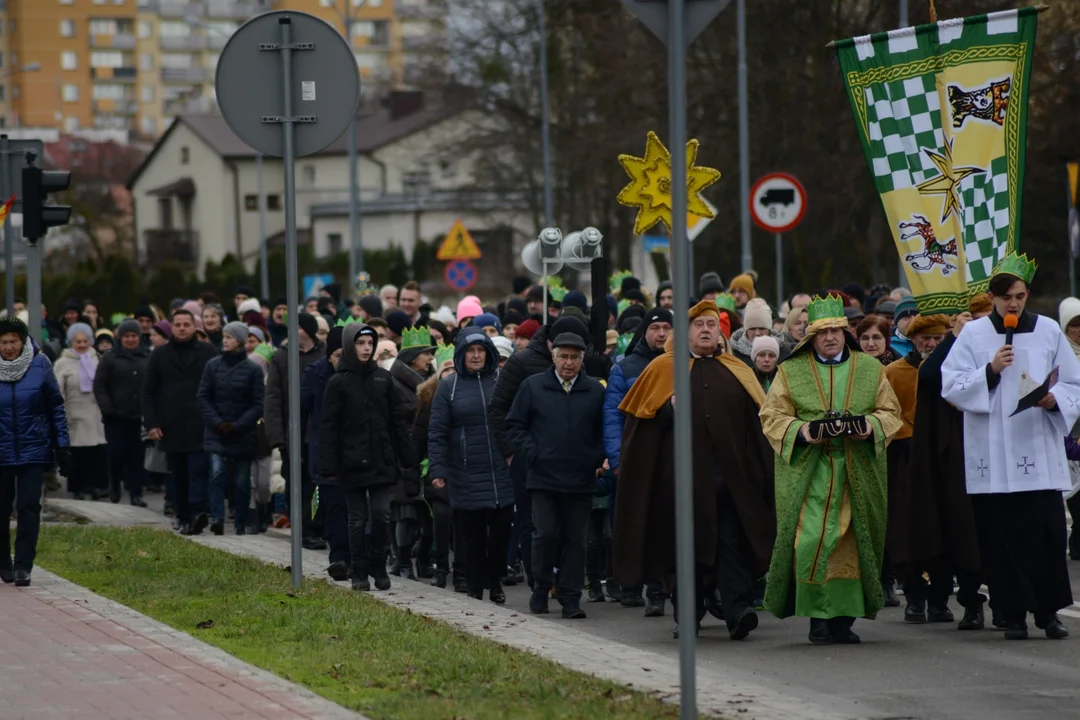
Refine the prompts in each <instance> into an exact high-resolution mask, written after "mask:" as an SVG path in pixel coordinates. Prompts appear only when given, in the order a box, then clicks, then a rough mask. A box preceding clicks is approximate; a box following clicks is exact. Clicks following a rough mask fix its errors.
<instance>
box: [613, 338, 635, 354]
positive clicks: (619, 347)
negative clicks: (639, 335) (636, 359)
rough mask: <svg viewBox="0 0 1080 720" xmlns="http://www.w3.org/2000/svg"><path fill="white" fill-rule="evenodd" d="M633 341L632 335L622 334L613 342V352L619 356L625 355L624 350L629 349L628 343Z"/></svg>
mask: <svg viewBox="0 0 1080 720" xmlns="http://www.w3.org/2000/svg"><path fill="white" fill-rule="evenodd" d="M633 339H634V333H623V334H622V335H620V336H619V339H618V340H617V341H616V342H615V352H616V353H617V354H619V355H625V354H626V349H627V348H628V347H630V341H631V340H633Z"/></svg>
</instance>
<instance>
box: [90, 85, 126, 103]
mask: <svg viewBox="0 0 1080 720" xmlns="http://www.w3.org/2000/svg"><path fill="white" fill-rule="evenodd" d="M91 92H92V94H93V97H94V99H95V100H123V99H124V95H125V90H124V86H123V85H98V84H95V85H94V89H93V90H92V91H91Z"/></svg>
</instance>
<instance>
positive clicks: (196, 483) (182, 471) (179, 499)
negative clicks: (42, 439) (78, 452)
mask: <svg viewBox="0 0 1080 720" xmlns="http://www.w3.org/2000/svg"><path fill="white" fill-rule="evenodd" d="M165 457H166V459H167V460H168V462H169V473H170V474H171V475H172V480H173V499H172V501H173V511H174V515H175V517H176V519H177V520H179V521H180V523H181V524H183V525H186V524H188V523H190V522H191V520H192V516H193V515H194V514H196V513H199V512H206V511H207V509H208V508H204V507H203V505H204V504H205V503H206V499H207V498H206V490H207V488H206V486H207V480H208V477H207V474H208V472H209V470H210V468H209V466H208V463H207V456H206V453H205V452H203V451H202V450H197V451H195V452H181V453H166V454H165ZM74 463H75V457H74V453H72V464H74Z"/></svg>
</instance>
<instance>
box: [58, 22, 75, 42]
mask: <svg viewBox="0 0 1080 720" xmlns="http://www.w3.org/2000/svg"><path fill="white" fill-rule="evenodd" d="M60 37H66V38H71V37H75V21H74V20H61V21H60Z"/></svg>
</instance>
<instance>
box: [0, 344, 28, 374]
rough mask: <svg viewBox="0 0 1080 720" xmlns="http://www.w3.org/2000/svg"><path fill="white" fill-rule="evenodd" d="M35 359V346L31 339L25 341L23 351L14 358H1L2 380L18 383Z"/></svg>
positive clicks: (0, 371) (0, 372)
mask: <svg viewBox="0 0 1080 720" xmlns="http://www.w3.org/2000/svg"><path fill="white" fill-rule="evenodd" d="M33 359H34V348H33V346H32V345H31V344H30V341H29V340H26V342H24V343H23V349H22V352H21V353H19V357H17V358H15V359H14V360H2V359H0V382H6V383H17V382H19V381H20V380H22V378H23V375H25V374H26V371H27V370H29V369H30V362H31V361H32V360H33Z"/></svg>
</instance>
